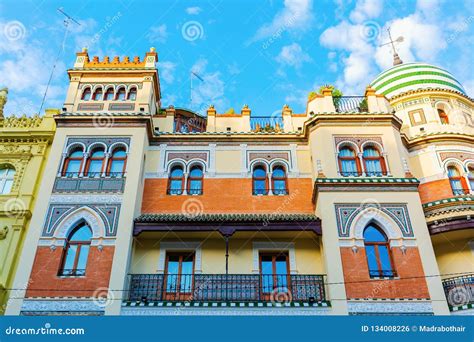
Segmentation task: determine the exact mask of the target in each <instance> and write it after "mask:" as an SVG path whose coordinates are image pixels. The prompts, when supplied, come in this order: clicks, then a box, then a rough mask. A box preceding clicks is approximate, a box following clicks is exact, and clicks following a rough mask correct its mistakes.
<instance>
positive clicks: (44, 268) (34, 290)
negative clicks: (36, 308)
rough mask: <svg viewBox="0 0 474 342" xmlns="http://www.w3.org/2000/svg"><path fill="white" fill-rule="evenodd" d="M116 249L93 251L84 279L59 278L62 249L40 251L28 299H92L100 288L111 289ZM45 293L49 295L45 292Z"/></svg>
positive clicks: (44, 248)
mask: <svg viewBox="0 0 474 342" xmlns="http://www.w3.org/2000/svg"><path fill="white" fill-rule="evenodd" d="M114 249H115V247H111V246H106V247H104V248H103V249H102V251H99V250H98V249H97V247H90V251H89V256H88V259H87V268H86V275H85V276H84V277H72V278H71V277H58V275H57V274H58V271H59V269H60V265H61V260H62V256H63V249H62V248H56V250H54V251H52V250H51V249H50V248H49V247H38V250H37V251H36V257H35V261H34V264H33V269H32V271H31V275H30V282H29V286H28V289H27V292H26V297H92V296H93V295H97V294H99V295H104V293H103V292H104V291H101V292H100V293H97V292H96V290H97V289H99V288H108V286H109V279H110V271H111V268H112V258H113V256H114ZM44 290H46V291H44Z"/></svg>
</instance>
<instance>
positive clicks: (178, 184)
mask: <svg viewBox="0 0 474 342" xmlns="http://www.w3.org/2000/svg"><path fill="white" fill-rule="evenodd" d="M181 184H182V182H181V180H180V179H179V180H176V179H175V180H172V181H171V184H170V190H174V191H178V190H181Z"/></svg>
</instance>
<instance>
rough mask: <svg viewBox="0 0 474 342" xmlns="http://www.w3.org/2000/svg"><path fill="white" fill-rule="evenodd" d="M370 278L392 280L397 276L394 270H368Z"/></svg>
mask: <svg viewBox="0 0 474 342" xmlns="http://www.w3.org/2000/svg"><path fill="white" fill-rule="evenodd" d="M369 275H370V277H371V278H394V277H396V276H397V274H396V273H395V271H394V270H369Z"/></svg>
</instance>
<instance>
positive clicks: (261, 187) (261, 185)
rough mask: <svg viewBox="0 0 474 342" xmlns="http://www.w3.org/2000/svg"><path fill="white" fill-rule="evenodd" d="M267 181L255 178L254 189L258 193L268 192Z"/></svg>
mask: <svg viewBox="0 0 474 342" xmlns="http://www.w3.org/2000/svg"><path fill="white" fill-rule="evenodd" d="M265 186H266V184H265V181H264V180H254V181H253V191H254V193H255V194H257V195H263V194H265V193H266V190H265Z"/></svg>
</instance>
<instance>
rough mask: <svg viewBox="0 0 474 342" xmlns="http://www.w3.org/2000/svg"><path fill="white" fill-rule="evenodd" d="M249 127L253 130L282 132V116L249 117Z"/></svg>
mask: <svg viewBox="0 0 474 342" xmlns="http://www.w3.org/2000/svg"><path fill="white" fill-rule="evenodd" d="M250 127H251V129H252V131H255V132H282V131H283V117H281V116H256V117H251V118H250Z"/></svg>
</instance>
